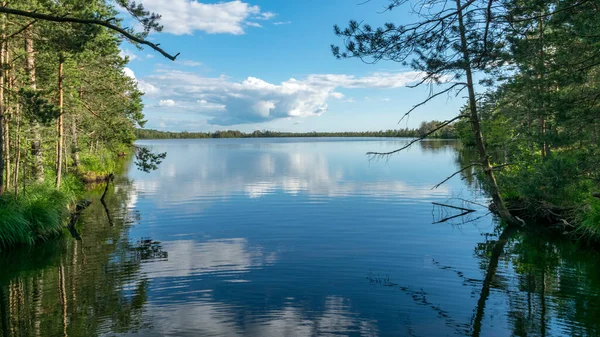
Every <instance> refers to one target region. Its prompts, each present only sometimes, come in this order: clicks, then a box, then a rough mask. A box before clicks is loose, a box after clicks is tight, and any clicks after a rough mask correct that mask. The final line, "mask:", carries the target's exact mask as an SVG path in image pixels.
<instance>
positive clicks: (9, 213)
mask: <svg viewBox="0 0 600 337" xmlns="http://www.w3.org/2000/svg"><path fill="white" fill-rule="evenodd" d="M82 189H83V187H82V186H81V184H80V183H79V182H78V181H77V180H76V179H75V178H71V177H67V178H66V179H65V180H64V183H63V186H62V187H61V190H60V191H57V190H56V188H54V187H53V186H51V185H38V186H33V187H31V188H29V189H27V190H26V191H25V193H21V194H20V195H19V196H18V197H17V198H15V197H14V195H12V194H10V193H7V194H5V195H3V196H1V197H0V251H4V250H7V249H10V248H13V247H16V246H23V245H32V244H34V243H36V242H39V241H45V240H47V239H48V238H51V237H54V236H57V235H60V233H61V232H62V228H63V224H64V223H65V220H66V219H67V218H68V216H69V208H68V207H69V205H71V204H73V203H74V201H75V199H76V197H77V195H78V194H80V192H81V190H82Z"/></svg>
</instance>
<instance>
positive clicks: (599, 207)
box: [575, 198, 600, 242]
mask: <svg viewBox="0 0 600 337" xmlns="http://www.w3.org/2000/svg"><path fill="white" fill-rule="evenodd" d="M580 217H581V221H580V222H579V224H578V226H577V229H576V231H575V233H576V234H578V236H579V237H581V238H584V239H586V240H587V241H590V242H600V200H598V199H596V198H593V199H592V200H590V201H589V203H588V206H587V207H586V209H585V211H584V212H582V214H581V215H580Z"/></svg>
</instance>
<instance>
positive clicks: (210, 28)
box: [141, 0, 275, 35]
mask: <svg viewBox="0 0 600 337" xmlns="http://www.w3.org/2000/svg"><path fill="white" fill-rule="evenodd" d="M141 3H142V4H143V5H144V7H145V8H146V9H148V10H149V11H151V12H156V13H160V14H161V15H162V18H161V21H160V23H161V24H162V25H163V26H164V29H163V31H164V32H167V33H171V34H175V35H185V34H193V33H194V32H195V31H202V32H205V33H208V34H234V35H240V34H244V27H247V26H251V25H252V24H251V22H249V20H269V19H271V18H272V17H274V16H275V14H274V13H271V12H261V9H260V7H259V6H256V5H250V4H248V3H246V2H243V1H241V0H234V1H227V2H218V3H202V2H198V1H196V0H170V1H164V0H143V1H141Z"/></svg>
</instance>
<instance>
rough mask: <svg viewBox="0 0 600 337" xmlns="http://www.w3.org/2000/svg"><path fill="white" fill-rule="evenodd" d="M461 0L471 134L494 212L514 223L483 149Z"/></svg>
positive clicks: (462, 45)
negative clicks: (494, 207)
mask: <svg viewBox="0 0 600 337" xmlns="http://www.w3.org/2000/svg"><path fill="white" fill-rule="evenodd" d="M460 1H461V0H456V8H457V10H458V28H459V31H460V40H461V49H462V53H463V62H464V67H465V73H466V77H467V89H468V92H469V110H470V113H471V123H472V127H473V134H474V136H475V143H476V144H477V150H478V152H479V158H480V160H481V165H482V167H483V173H484V174H485V176H486V178H487V183H488V185H489V193H490V195H491V197H492V200H493V202H494V205H495V206H496V210H497V211H498V214H499V215H500V217H502V219H504V220H505V221H506V222H508V223H515V218H514V217H513V216H512V215H511V214H510V212H509V211H508V209H507V208H506V205H505V204H504V200H502V197H501V196H500V191H499V189H498V183H497V182H496V176H495V175H494V169H493V167H492V164H491V163H490V156H489V155H488V152H487V150H486V148H485V142H484V140H483V135H482V133H481V123H480V121H479V114H478V112H477V101H476V97H475V88H474V85H473V74H472V72H471V58H470V55H469V50H468V44H467V37H466V32H465V26H464V21H463V9H462V5H461V3H460Z"/></svg>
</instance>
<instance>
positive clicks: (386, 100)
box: [381, 97, 392, 102]
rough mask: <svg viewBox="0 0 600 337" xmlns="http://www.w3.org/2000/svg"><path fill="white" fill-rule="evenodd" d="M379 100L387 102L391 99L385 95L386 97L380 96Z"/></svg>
mask: <svg viewBox="0 0 600 337" xmlns="http://www.w3.org/2000/svg"><path fill="white" fill-rule="evenodd" d="M381 100H382V101H384V102H389V101H391V100H392V99H391V98H388V97H386V98H382V99H381Z"/></svg>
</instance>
